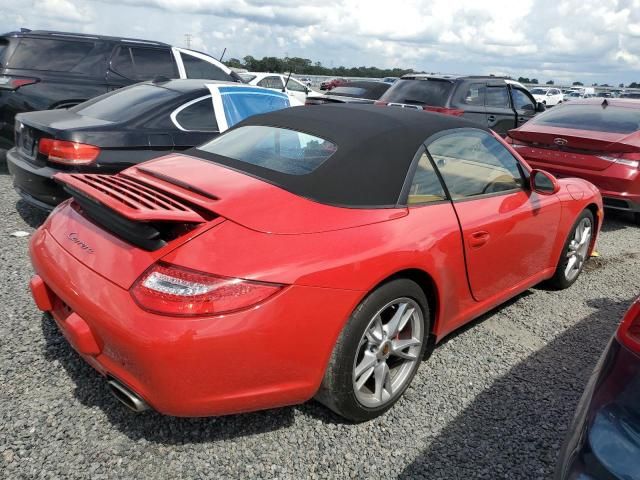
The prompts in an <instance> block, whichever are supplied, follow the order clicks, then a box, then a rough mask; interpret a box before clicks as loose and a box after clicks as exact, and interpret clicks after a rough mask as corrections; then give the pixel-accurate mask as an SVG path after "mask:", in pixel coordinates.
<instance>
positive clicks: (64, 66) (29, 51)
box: [7, 38, 106, 73]
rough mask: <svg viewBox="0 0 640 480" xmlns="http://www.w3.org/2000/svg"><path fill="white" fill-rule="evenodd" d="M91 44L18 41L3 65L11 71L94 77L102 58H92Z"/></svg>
mask: <svg viewBox="0 0 640 480" xmlns="http://www.w3.org/2000/svg"><path fill="white" fill-rule="evenodd" d="M94 48H95V44H94V43H93V42H77V41H73V42H70V41H67V40H51V39H46V40H41V39H36V38H23V39H21V40H20V43H19V44H18V47H17V48H16V50H15V52H14V53H13V55H11V58H10V59H9V60H8V62H7V64H8V66H9V67H11V68H17V69H28V70H47V71H53V72H74V73H94V72H95V71H96V70H104V68H105V61H106V60H105V58H104V56H103V55H93V54H92V51H93V50H94Z"/></svg>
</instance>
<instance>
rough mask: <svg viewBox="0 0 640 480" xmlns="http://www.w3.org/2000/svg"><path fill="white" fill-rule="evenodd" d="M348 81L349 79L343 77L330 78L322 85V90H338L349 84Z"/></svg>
mask: <svg viewBox="0 0 640 480" xmlns="http://www.w3.org/2000/svg"><path fill="white" fill-rule="evenodd" d="M347 81H348V80H347V79H345V78H342V77H336V78H330V79H329V80H325V81H324V82H322V83H321V84H320V90H331V89H332V88H336V87H337V86H339V85H343V84H345V83H347Z"/></svg>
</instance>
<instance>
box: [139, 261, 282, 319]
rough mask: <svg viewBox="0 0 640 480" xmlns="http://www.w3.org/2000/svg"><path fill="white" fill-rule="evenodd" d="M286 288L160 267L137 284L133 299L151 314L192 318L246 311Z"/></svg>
mask: <svg viewBox="0 0 640 480" xmlns="http://www.w3.org/2000/svg"><path fill="white" fill-rule="evenodd" d="M283 288H284V285H280V284H274V283H265V282H254V281H250V280H243V279H241V278H228V277H220V276H217V275H211V274H209V273H204V272H197V271H194V270H189V269H185V268H182V267H178V266H175V265H169V264H166V263H158V264H156V265H154V266H153V267H151V268H150V269H149V270H147V271H146V272H145V273H144V274H143V275H142V276H141V277H140V278H139V279H138V280H137V281H136V283H135V284H134V286H133V288H132V289H131V295H132V296H133V298H134V300H135V301H136V302H137V303H138V305H139V306H140V307H141V308H143V309H145V310H147V311H149V312H153V313H159V314H163V315H171V316H180V317H193V316H201V315H220V314H223V313H229V312H234V311H237V310H243V309H246V308H249V307H252V306H254V305H256V304H258V303H260V302H262V301H264V300H266V299H267V298H269V297H271V296H272V295H275V294H276V293H277V292H279V291H280V290H282V289H283Z"/></svg>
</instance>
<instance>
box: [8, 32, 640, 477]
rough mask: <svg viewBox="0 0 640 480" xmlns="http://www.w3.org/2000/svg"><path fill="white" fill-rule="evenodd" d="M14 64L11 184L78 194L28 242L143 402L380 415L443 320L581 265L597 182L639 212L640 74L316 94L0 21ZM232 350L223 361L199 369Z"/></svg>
mask: <svg viewBox="0 0 640 480" xmlns="http://www.w3.org/2000/svg"><path fill="white" fill-rule="evenodd" d="M38 42H40V43H38ZM76 44H77V45H76ZM43 52H45V53H46V54H45V53H43ZM199 61H200V62H203V63H202V64H199V63H198V62H199ZM154 62H155V63H154ZM163 62H164V63H163ZM187 65H190V66H189V67H188V68H187ZM198 65H199V67H198ZM0 66H1V68H2V70H1V71H0V74H1V76H0V100H1V102H2V103H0V115H2V118H3V121H4V122H5V125H3V128H2V132H4V133H5V134H6V132H7V131H8V130H9V129H8V128H7V125H6V124H7V123H8V122H10V123H11V127H10V131H11V135H10V136H9V135H5V137H4V139H5V144H6V145H7V146H8V147H10V148H11V149H10V150H9V152H8V154H7V161H8V166H9V171H10V172H11V174H12V175H13V178H14V185H15V187H16V189H17V190H18V192H19V193H20V195H21V196H22V197H23V199H24V200H26V201H27V202H29V203H31V204H34V205H36V206H38V207H41V208H45V209H52V208H53V207H54V206H55V205H58V204H59V203H60V202H61V201H62V200H64V199H66V198H68V197H69V196H72V197H73V201H72V202H68V203H66V204H65V205H63V206H62V207H61V208H60V209H58V210H57V211H56V213H55V214H54V215H52V216H50V217H49V219H48V220H47V221H46V222H45V225H44V226H43V227H42V228H41V229H40V230H38V232H37V234H36V235H34V238H33V240H32V242H31V247H30V253H31V258H32V262H33V265H34V268H35V271H36V273H37V275H36V276H35V277H34V279H33V280H32V281H31V289H32V293H33V296H34V299H35V301H36V303H37V305H38V307H39V308H40V309H41V310H43V311H45V312H47V314H49V315H51V316H53V318H54V319H55V320H56V322H57V323H58V325H59V326H60V328H61V329H62V330H63V331H64V332H65V334H66V336H67V338H69V339H70V341H71V343H72V344H73V346H74V347H75V348H76V350H78V351H79V352H80V353H81V354H82V355H83V357H84V358H85V359H87V361H88V362H89V363H91V365H93V366H94V367H95V368H96V369H98V370H99V371H100V372H101V373H103V374H104V375H105V376H106V377H107V379H108V382H109V385H110V388H111V389H112V391H113V393H114V395H116V397H117V398H118V399H119V400H120V401H121V402H122V403H124V404H125V405H127V406H128V407H129V408H131V409H133V410H136V411H140V410H143V409H146V408H150V407H152V408H155V409H157V410H159V411H161V412H164V413H168V414H175V415H208V414H224V413H231V412H237V411H249V410H254V409H258V408H270V407H274V406H279V405H285V404H291V403H299V402H301V401H305V400H307V399H309V398H311V397H313V396H315V397H316V398H318V399H319V400H320V401H321V402H322V403H324V404H325V405H327V406H328V407H329V408H331V409H333V410H334V411H336V412H337V413H339V414H340V415H343V416H344V417H346V418H348V419H351V420H354V421H362V420H366V419H369V418H373V417H375V416H377V415H380V414H382V413H384V412H385V411H386V410H387V409H389V408H391V406H392V405H393V404H394V403H395V402H396V401H397V400H398V398H400V396H401V395H402V393H403V392H404V390H405V389H406V388H407V387H408V386H409V384H410V382H411V380H412V378H413V375H414V374H415V372H416V370H417V368H418V365H419V363H420V359H421V358H422V357H423V355H424V353H425V350H426V348H427V338H429V336H431V337H433V340H435V341H437V340H440V339H442V338H444V337H445V336H446V335H447V334H448V333H450V332H451V331H453V330H454V329H455V328H458V327H459V326H461V325H463V324H464V323H466V322H468V321H470V320H471V319H473V318H475V317H477V316H478V315H479V314H481V313H482V312H485V311H488V310H489V309H491V308H493V307H495V305H497V304H498V303H500V302H502V301H505V300H506V299H508V298H510V297H512V296H513V295H515V294H517V293H518V292H520V291H523V290H524V289H526V288H529V287H530V286H532V285H534V284H536V283H539V282H541V281H547V282H549V283H550V285H552V286H553V287H554V288H567V287H568V286H570V285H571V284H572V283H573V282H574V281H576V279H577V277H578V275H579V274H580V272H581V270H582V268H583V267H584V264H585V261H586V260H587V258H588V256H589V255H590V254H591V252H592V251H593V250H594V248H595V243H596V239H597V234H598V231H599V229H600V227H601V225H602V209H603V205H604V206H607V207H610V208H615V209H619V210H625V211H628V212H631V213H633V214H634V215H635V218H636V220H638V221H640V137H639V133H638V132H639V131H640V104H637V103H635V102H634V101H633V100H625V99H608V98H604V99H602V98H598V99H577V100H575V101H573V100H572V101H571V102H570V103H562V104H560V102H558V103H557V105H556V106H554V108H553V109H550V110H548V111H546V109H545V102H544V100H543V101H540V100H537V99H536V97H535V96H534V95H532V93H531V92H529V91H528V90H527V89H526V87H524V86H523V85H521V84H519V83H518V82H514V81H512V80H509V79H503V78H496V77H485V76H451V75H426V74H412V75H406V76H404V77H402V78H400V79H393V81H392V82H391V81H389V82H366V81H362V82H342V83H340V84H339V85H333V86H331V88H329V89H326V90H327V91H326V93H325V94H323V95H319V94H316V93H314V92H312V91H311V90H310V89H309V87H308V86H307V85H305V84H304V83H299V82H297V81H296V80H295V79H292V78H291V77H290V76H288V75H280V74H267V73H246V74H243V76H238V75H237V74H236V73H234V72H231V71H230V70H229V69H227V68H226V67H225V66H224V65H222V64H221V63H220V62H218V61H217V60H215V59H213V58H211V57H208V56H206V55H205V54H202V53H198V52H192V51H188V50H184V49H176V48H174V47H170V46H168V45H164V44H156V43H151V42H146V41H140V40H132V39H114V38H109V37H97V36H90V35H76V34H66V33H59V32H28V31H27V32H14V33H12V34H8V35H5V36H4V37H3V39H2V41H1V42H0ZM196 67H197V68H198V69H197V70H194V68H196ZM214 68H215V70H212V69H214ZM105 72H106V73H105ZM189 72H192V73H189ZM211 72H213V73H211ZM243 77H244V78H243ZM189 78H191V79H189ZM145 79H146V81H143V82H138V80H145ZM98 80H99V82H98ZM116 80H117V81H116ZM292 80H293V82H292ZM118 82H119V83H118ZM95 83H100V89H98V88H96V87H95V85H94V84H95ZM89 86H91V88H94V90H93V92H94V95H91V94H90V93H88V92H90V90H89ZM76 87H77V89H76ZM82 89H84V90H82ZM77 92H84V96H82V95H81V94H80V93H77ZM296 95H299V97H296ZM303 95H304V101H303ZM74 96H75V100H70V99H73V98H74ZM89 97H91V98H89ZM50 98H58V99H62V100H58V103H56V104H54V105H53V107H59V108H53V109H52V108H50V107H52V105H48V104H46V99H50ZM545 99H546V93H545ZM80 100H84V101H82V102H80ZM72 103H73V105H71V104H72ZM303 103H304V104H305V105H306V106H305V107H301V108H289V107H291V106H294V105H302V104H303ZM340 104H343V105H340ZM344 104H358V105H344ZM547 104H548V103H547ZM25 106H26V107H25ZM39 107H42V108H39ZM25 108H26V109H29V110H41V111H34V112H27V113H18V112H20V111H21V110H20V109H25ZM16 114H17V115H16ZM14 116H15V121H13V117H14ZM194 147H195V148H194ZM181 152H182V153H181ZM156 157H161V158H156ZM391 158H392V159H393V161H390V159H391ZM143 162H146V163H143ZM532 167H533V168H532ZM549 172H551V173H549ZM558 177H560V178H559V179H558ZM564 177H567V178H564ZM575 177H581V178H582V179H583V180H580V179H578V178H575ZM585 180H588V181H585ZM590 182H591V183H590ZM593 185H596V186H597V187H598V189H596V187H594V186H593ZM602 198H603V199H604V201H603V200H602ZM227 220H229V221H227ZM363 229H366V232H363ZM427 239H428V241H427ZM452 239H453V240H452ZM336 245H339V246H340V247H339V248H336ZM514 245H517V248H514V247H513V246H514ZM249 252H256V255H255V256H252V255H251V254H249ZM407 252H408V253H407ZM258 253H259V254H258ZM113 258H122V259H123V262H122V264H120V263H119V264H118V265H115V264H114V262H113V261H112V259H113ZM327 259H331V260H330V261H328V260H327ZM407 265H410V266H415V268H413V267H412V268H409V269H407ZM95 292H99V294H96V293H95ZM439 292H446V295H447V301H446V302H443V301H442V300H444V299H440V298H439V294H440V293H439ZM327 299H329V300H330V301H329V302H327ZM106 300H108V301H106ZM328 305H329V306H328ZM354 306H355V308H354ZM310 307H311V308H310ZM637 310H638V309H637V307H635V310H632V311H631V313H630V316H629V317H628V320H626V321H625V325H626V327H625V330H624V333H623V334H622V333H621V334H620V337H619V338H620V339H621V340H620V341H621V345H619V346H616V347H615V348H614V349H613V350H611V352H610V353H609V357H611V358H612V360H611V362H613V363H614V364H615V365H614V366H617V367H619V368H620V369H625V368H627V366H628V365H630V364H632V363H633V364H634V365H639V364H640V358H639V355H640V348H636V347H637V345H638V343H637V342H638V333H637V332H638V328H640V327H639V325H640V316H638V311H637ZM283 312H284V313H283ZM211 316H214V317H215V316H218V317H219V318H218V320H219V321H221V322H222V321H224V322H225V328H224V329H219V328H216V329H211V328H209V325H210V322H209V321H210V317H211ZM175 317H181V318H182V317H188V318H189V319H190V320H191V321H189V322H187V321H186V320H185V321H180V322H176V321H175ZM345 319H349V320H348V321H347V320H345ZM302 320H304V321H302ZM345 322H346V323H345ZM159 325H161V326H162V328H158V326H159ZM292 325H295V326H296V328H295V329H292V328H291V326H292ZM282 332H289V333H290V335H291V336H290V337H289V338H283V334H282ZM309 338H313V342H309V341H308V339H309ZM336 338H339V340H336ZM176 339H180V340H179V341H177V340H176ZM283 341H284V343H282V342H283ZM149 344H152V345H153V349H148V348H147V347H146V346H147V345H149ZM285 345H286V346H285ZM272 347H273V348H272ZM625 349H626V350H625ZM622 350H624V351H623V352H622V353H621V351H622ZM627 350H629V351H627ZM237 351H242V352H245V353H246V354H245V355H244V357H243V361H242V362H228V359H229V358H233V355H234V352H237ZM110 352H116V353H115V354H116V355H117V359H118V360H115V359H114V358H111V357H110V355H112V353H110ZM186 353H188V354H186ZM621 355H624V356H625V357H624V362H623V363H624V365H622V363H620V362H618V363H616V362H617V360H616V359H618V358H619V357H620V356H621ZM223 357H224V358H223ZM121 359H126V361H124V362H123V361H120V360H121ZM167 359H171V361H170V362H167ZM221 362H223V363H224V365H225V374H224V375H225V379H226V381H225V382H224V384H220V382H217V381H216V380H215V379H212V378H211V377H210V375H209V372H208V371H203V370H202V369H201V365H202V364H207V365H214V364H221ZM634 362H635V363H634ZM129 365H134V368H130V367H129ZM258 365H260V368H262V369H263V370H264V368H265V366H266V367H267V369H266V370H267V371H269V375H263V376H259V377H257V376H256V375H255V374H254V372H255V371H256V368H258ZM620 365H622V366H620ZM636 371H637V370H636ZM611 378H612V380H611V383H612V384H613V383H615V384H616V385H617V386H616V388H618V391H617V392H613V394H612V395H616V399H617V400H619V401H618V402H617V403H616V405H618V404H619V405H621V407H620V408H622V409H623V410H624V411H623V412H622V413H623V414H626V415H628V418H629V420H628V421H627V423H625V428H627V427H628V426H629V425H631V427H629V428H636V427H635V426H634V425H636V424H634V420H633V419H634V418H635V419H637V418H638V412H637V403H635V404H630V402H629V401H628V400H627V399H626V398H627V397H624V398H621V397H620V395H618V394H619V393H620V389H619V383H620V382H622V381H624V382H629V384H630V385H631V387H630V389H626V390H625V389H622V391H623V392H627V391H628V390H630V391H632V393H633V392H634V391H635V390H633V389H634V388H636V390H637V378H639V377H638V376H637V375H636V376H634V375H632V374H631V373H629V371H627V370H624V371H620V372H619V375H617V376H615V378H613V377H611ZM633 382H636V383H633ZM634 385H636V387H634ZM176 387H177V388H176ZM592 393H593V391H591V392H590V393H589V394H592ZM609 393H611V392H609ZM625 395H626V393H625ZM603 405H604V406H607V405H611V403H606V404H600V403H597V402H595V403H593V402H592V404H590V406H588V407H584V412H589V413H588V414H587V413H585V414H584V415H585V416H584V418H582V420H583V421H582V422H578V423H577V424H576V429H580V431H581V432H584V431H585V429H590V428H592V427H593V425H594V424H592V423H590V422H592V420H593V418H594V415H597V414H599V412H600V411H601V410H599V408H600V407H602V406H603ZM592 407H593V408H592ZM616 408H618V407H617V406H616ZM618 410H619V409H618ZM618 410H616V414H620V412H619V411H618ZM604 414H607V415H608V413H607V412H605V413H603V415H604ZM625 418H626V417H625ZM605 427H607V426H606V425H605ZM594 428H595V427H594ZM607 428H609V430H608V432H609V434H610V435H615V434H616V433H620V432H613V431H612V428H613V427H611V426H609V427H607ZM605 430H606V428H605ZM624 434H625V432H621V433H620V435H621V437H622V436H623V435H624ZM629 445H631V447H629ZM596 447H597V446H596V445H594V444H593V443H589V441H588V440H586V439H585V437H584V435H581V436H580V435H579V436H578V438H576V437H575V436H574V437H572V439H571V442H570V443H568V447H567V449H565V456H564V457H563V459H562V462H563V465H562V469H561V470H562V471H563V472H564V473H563V475H564V476H565V477H569V476H571V475H574V473H575V472H576V471H577V470H576V469H582V470H581V471H587V469H589V468H591V467H589V465H587V466H585V465H584V462H586V461H589V462H595V461H596V460H593V459H592V458H591V457H590V456H589V455H590V452H592V451H593V449H594V448H596ZM624 447H625V448H632V447H634V444H633V442H630V441H627V443H626V444H625V445H624ZM634 448H637V445H635V447H634ZM589 449H592V450H589ZM630 451H631V450H630ZM598 458H600V459H601V457H598ZM577 462H583V463H581V464H578V463H577ZM620 465H623V467H620V468H627V467H626V466H625V465H624V463H620ZM606 467H607V468H609V469H610V470H612V469H613V468H614V467H612V466H611V465H606ZM597 468H602V466H601V465H600V466H597ZM588 471H589V472H591V471H592V470H588ZM563 478H564V477H563ZM571 478H573V477H571ZM621 478H624V477H621ZM629 478H633V477H629Z"/></svg>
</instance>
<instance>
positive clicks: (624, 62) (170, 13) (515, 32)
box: [0, 0, 640, 83]
mask: <svg viewBox="0 0 640 480" xmlns="http://www.w3.org/2000/svg"><path fill="white" fill-rule="evenodd" d="M0 2H6V0H0ZM6 3H8V2H6ZM2 10H3V12H2V13H3V14H2V15H0V30H5V31H7V30H15V29H17V28H20V27H29V28H48V29H62V30H71V31H82V32H94V33H100V34H111V35H123V36H136V37H141V38H148V39H154V40H163V41H166V42H168V43H172V44H176V45H184V43H185V40H184V38H185V37H184V34H185V33H191V34H192V37H191V38H192V46H193V47H194V48H197V49H199V50H204V51H208V52H210V53H212V54H213V55H216V56H219V55H220V54H221V52H222V50H223V49H224V48H225V47H226V48H227V54H226V57H227V58H229V57H239V58H242V57H243V56H245V55H252V56H254V57H262V56H265V55H274V56H284V55H285V54H289V55H290V56H302V57H306V58H310V59H312V60H313V61H318V60H319V61H321V62H322V63H323V64H324V65H328V66H338V65H345V66H359V65H377V66H381V67H394V66H400V67H407V68H414V69H417V70H425V71H429V72H432V71H440V72H451V73H496V74H499V73H507V74H511V75H515V76H519V75H523V76H527V77H536V78H539V79H540V80H547V79H549V78H553V79H554V80H556V81H566V80H583V81H589V82H592V81H597V82H599V83H602V82H605V81H606V82H608V83H613V82H616V83H618V82H620V81H622V82H630V81H640V57H639V55H638V53H637V52H639V51H640V0H523V1H519V2H514V1H513V0H485V1H484V2H482V3H479V2H477V0H403V1H396V2H390V1H389V0H343V1H340V0H234V1H229V0H119V1H117V0H31V2H29V1H26V2H22V3H21V4H18V3H16V2H11V3H8V4H7V6H6V7H3V8H2Z"/></svg>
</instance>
